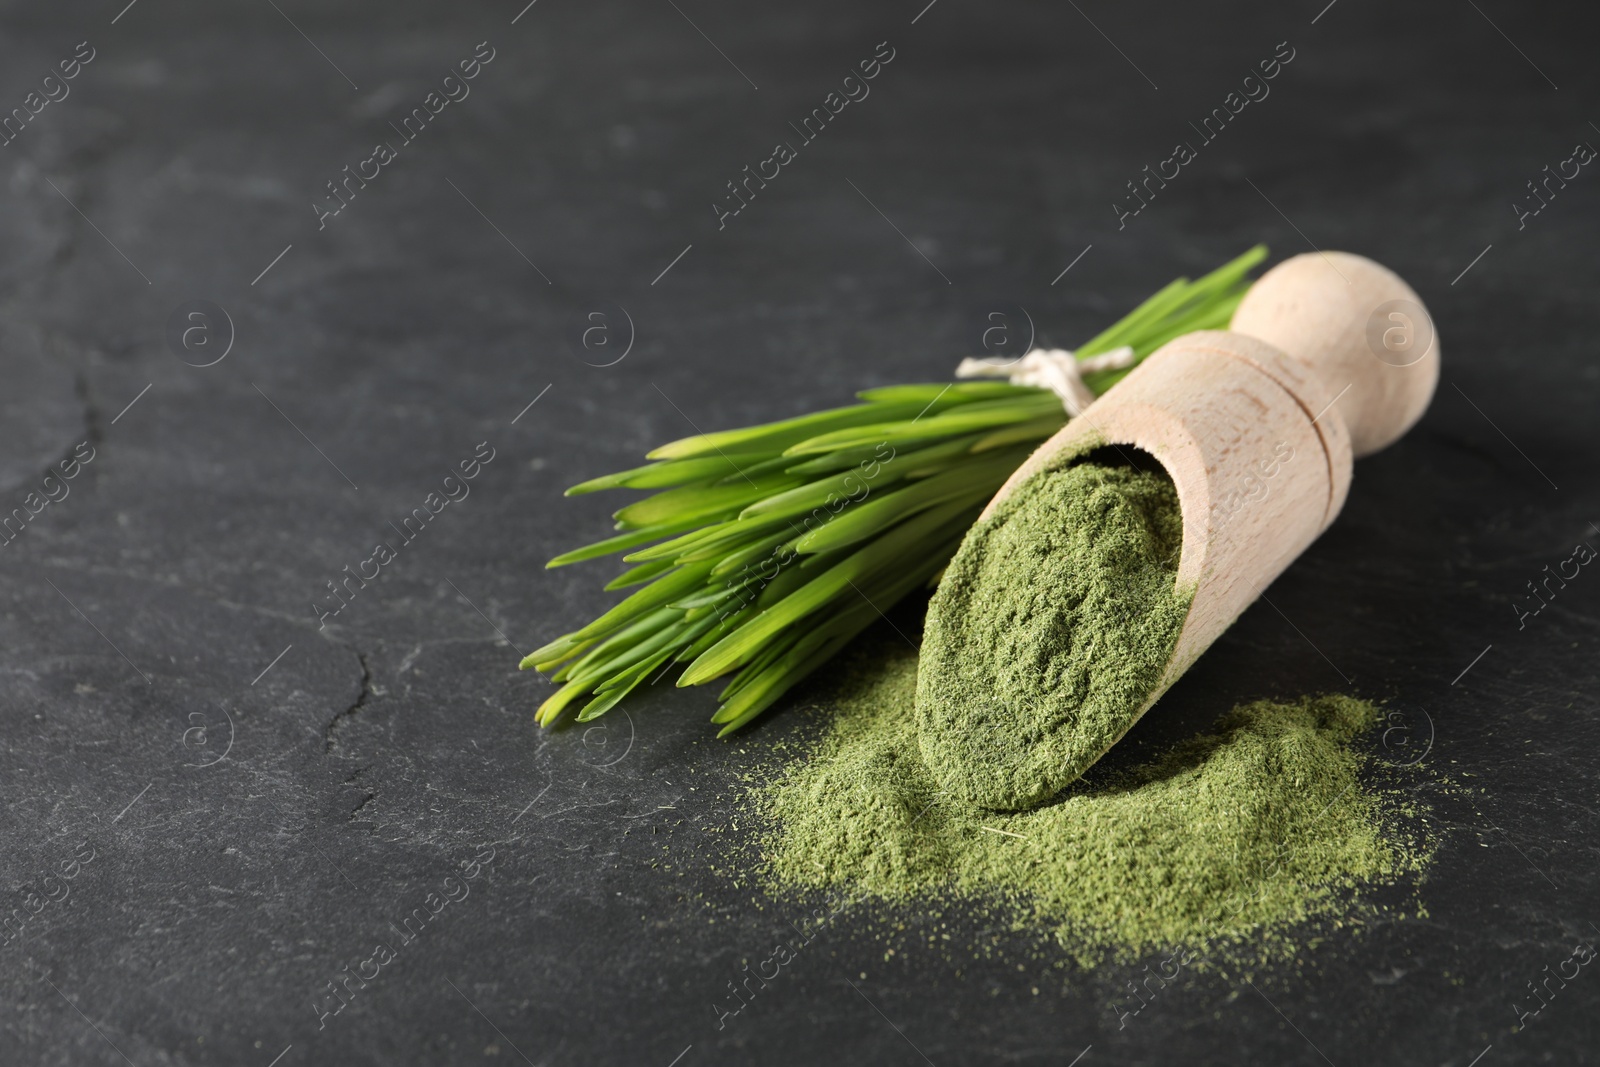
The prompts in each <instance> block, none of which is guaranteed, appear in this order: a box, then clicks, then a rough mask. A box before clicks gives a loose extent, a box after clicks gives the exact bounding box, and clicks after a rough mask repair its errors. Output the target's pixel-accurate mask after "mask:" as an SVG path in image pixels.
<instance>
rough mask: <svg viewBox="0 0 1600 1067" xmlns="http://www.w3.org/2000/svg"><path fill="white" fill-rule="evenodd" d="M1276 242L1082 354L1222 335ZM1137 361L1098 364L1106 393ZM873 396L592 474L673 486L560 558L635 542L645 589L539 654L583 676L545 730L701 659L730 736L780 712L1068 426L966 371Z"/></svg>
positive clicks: (534, 656)
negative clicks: (778, 705)
mask: <svg viewBox="0 0 1600 1067" xmlns="http://www.w3.org/2000/svg"><path fill="white" fill-rule="evenodd" d="M1266 255H1267V250H1266V248H1264V247H1262V246H1260V245H1257V246H1256V247H1255V248H1252V249H1250V251H1248V252H1246V253H1244V254H1243V255H1242V256H1239V257H1238V258H1237V259H1235V260H1233V261H1232V262H1230V263H1227V264H1225V265H1223V266H1221V267H1219V268H1217V269H1216V270H1214V271H1212V272H1211V273H1210V274H1207V275H1206V276H1204V277H1203V278H1200V279H1198V280H1196V281H1192V282H1191V281H1190V280H1189V279H1187V278H1179V279H1177V280H1175V281H1173V282H1172V283H1170V284H1169V285H1167V286H1166V287H1165V288H1163V289H1161V290H1160V291H1159V292H1157V293H1155V295H1153V296H1151V297H1150V298H1149V299H1148V300H1146V301H1145V302H1144V303H1142V304H1140V305H1139V306H1138V307H1136V308H1134V309H1133V311H1131V312H1129V313H1128V315H1127V316H1125V317H1124V318H1123V319H1122V320H1121V321H1119V322H1117V323H1116V324H1114V325H1113V326H1111V327H1110V328H1109V329H1107V330H1105V331H1104V332H1102V333H1101V334H1100V335H1099V336H1097V337H1095V338H1093V339H1092V340H1090V341H1088V342H1087V343H1085V344H1084V345H1082V346H1081V347H1080V348H1078V349H1077V353H1076V354H1077V356H1078V357H1079V358H1080V359H1083V358H1087V357H1089V356H1093V355H1098V354H1100V353H1103V352H1108V351H1111V350H1112V349H1115V348H1120V347H1123V346H1127V347H1130V348H1132V349H1133V351H1134V355H1135V357H1136V358H1137V359H1143V358H1144V357H1145V356H1147V355H1149V354H1150V353H1151V352H1154V351H1155V350H1156V349H1158V348H1160V347H1161V346H1162V345H1164V344H1166V343H1167V342H1168V341H1170V340H1172V339H1173V338H1175V337H1179V336H1182V335H1183V334H1186V333H1189V332H1191V331H1194V330H1207V329H1222V328H1225V327H1226V326H1227V324H1228V321H1229V319H1231V318H1232V316H1233V310H1234V308H1236V307H1237V306H1238V304H1239V301H1240V300H1241V299H1242V298H1243V297H1244V294H1245V291H1246V290H1247V289H1248V288H1249V281H1248V280H1247V279H1246V274H1247V273H1248V272H1249V270H1250V269H1251V268H1252V267H1254V266H1255V265H1256V264H1258V263H1260V262H1261V261H1262V260H1263V259H1265V258H1266ZM1127 373H1128V369H1123V370H1113V371H1101V372H1098V373H1093V374H1086V375H1085V376H1084V378H1085V384H1086V385H1087V386H1088V387H1089V389H1090V390H1091V391H1092V392H1093V393H1095V395H1097V396H1098V395H1100V394H1102V393H1104V392H1105V391H1106V390H1107V389H1109V388H1111V386H1112V385H1114V384H1116V383H1117V382H1118V381H1120V380H1121V379H1122V378H1123V377H1124V376H1125V375H1126V374H1127ZM856 395H857V396H858V397H859V398H860V400H861V401H862V403H859V404H852V405H850V406H848V407H841V408H833V409H831V410H828V411H819V412H816V413H814V414H811V415H803V416H801V417H799V418H794V419H784V420H783V421H781V422H773V423H767V424H766V425H763V426H751V427H746V428H744V429H739V430H723V431H721V432H719V433H709V434H701V435H697V436H694V437H686V438H684V439H682V440H680V441H673V442H672V443H670V444H666V445H662V446H661V447H660V448H657V449H656V450H655V451H653V452H651V453H650V454H649V455H648V457H647V458H649V459H651V460H655V461H656V462H653V463H650V464H647V465H645V466H643V467H636V468H634V469H632V470H626V471H621V472H618V473H616V474H608V475H606V476H604V477H601V478H595V479H592V480H590V481H587V482H584V483H582V484H581V485H575V486H573V487H572V488H571V489H568V490H567V495H568V496H574V495H577V494H579V493H592V492H595V491H596V490H600V489H658V490H663V491H662V492H658V493H655V494H654V495H652V496H648V497H645V498H644V499H642V500H638V501H635V502H634V503H632V504H629V505H628V506H626V507H624V508H622V509H621V510H620V511H618V512H616V513H615V515H614V516H613V517H614V518H615V519H616V529H617V530H618V531H619V532H618V533H617V534H616V536H614V537H609V538H607V539H605V540H604V541H599V542H596V543H595V544H592V545H588V546H586V547H584V548H579V549H575V550H573V551H571V552H567V553H564V554H562V555H560V556H557V557H556V558H555V559H553V560H551V561H550V562H549V563H548V564H547V566H550V567H560V566H565V565H566V564H569V563H578V562H581V561H583V560H589V559H597V558H599V557H601V556H608V555H612V554H614V553H617V552H627V553H628V554H627V555H625V556H623V560H624V561H625V562H627V563H631V564H635V566H633V567H632V568H631V569H629V570H626V571H624V572H623V573H622V574H620V575H618V576H617V577H616V578H614V579H612V580H611V582H610V583H609V584H607V585H606V588H607V589H625V588H630V587H633V586H639V587H641V588H639V589H637V590H636V591H635V592H633V593H632V594H630V595H629V596H628V597H627V598H625V599H624V600H622V601H621V602H620V603H618V604H617V605H616V606H614V607H613V608H611V610H609V611H607V612H606V613H605V614H603V615H601V616H600V617H599V618H597V619H595V620H594V621H593V622H591V623H589V624H588V625H587V626H585V627H583V628H582V629H580V630H574V631H573V632H572V633H569V634H566V635H564V636H562V637H559V638H557V639H556V640H554V641H552V642H550V643H549V644H547V645H545V646H544V647H542V648H539V649H535V650H534V651H533V652H531V653H529V655H528V656H527V657H526V658H525V659H523V661H522V667H523V668H528V667H533V668H536V669H538V670H541V671H550V672H552V673H551V677H552V679H553V680H554V681H557V682H561V683H564V684H563V685H562V687H561V688H560V689H558V690H557V691H556V692H555V693H554V694H552V695H551V696H550V698H549V699H547V700H546V701H545V702H544V703H543V704H542V705H540V707H539V711H538V714H537V719H538V721H539V723H540V724H541V725H544V726H549V725H551V724H552V723H554V722H555V721H556V720H557V719H558V718H559V717H560V716H561V713H562V712H563V711H564V710H565V709H566V708H567V707H568V706H569V705H571V704H573V703H574V702H576V701H577V700H579V699H581V698H583V697H589V698H590V699H589V700H588V701H587V702H586V703H585V704H584V705H583V706H582V708H581V709H580V710H579V712H578V721H579V722H585V721H588V720H590V719H594V718H597V717H599V716H601V715H603V714H605V713H606V712H607V711H610V710H611V709H612V708H613V707H615V706H616V705H617V704H618V703H619V702H620V701H621V700H622V699H623V698H624V697H626V696H627V695H628V694H629V693H630V692H632V691H633V690H634V689H635V688H636V687H638V686H639V685H640V684H641V683H643V682H644V681H645V680H646V679H650V680H651V681H652V682H653V681H654V680H656V679H657V678H659V677H660V676H661V675H662V674H664V673H665V671H666V670H670V669H671V667H672V666H673V665H674V664H679V663H687V664H688V667H687V668H686V669H685V670H684V671H683V673H682V674H681V675H680V676H679V678H678V684H679V685H680V686H684V685H700V684H702V683H704V682H709V681H711V680H712V679H715V678H719V677H722V676H723V675H725V674H728V673H729V672H732V671H737V672H738V673H737V674H735V675H734V676H733V679H732V681H731V682H729V683H728V685H727V687H726V688H725V689H723V691H722V693H721V696H720V698H719V699H720V700H721V702H722V706H721V707H720V708H718V709H717V712H716V714H715V715H713V716H712V718H711V721H712V722H714V723H718V724H720V725H721V726H722V729H721V731H720V733H719V734H718V736H726V735H727V734H729V733H731V732H732V731H734V730H737V729H738V728H739V727H741V726H743V725H745V724H746V723H748V722H750V721H751V720H752V719H754V718H755V717H756V716H757V715H759V714H761V712H763V711H765V710H766V709H767V708H768V707H770V706H771V705H772V704H773V703H774V702H775V701H776V700H778V698H779V697H781V696H782V695H783V694H784V693H785V692H787V691H788V690H789V689H790V688H791V687H792V686H794V685H795V683H797V682H799V681H800V680H801V679H802V678H805V677H806V676H807V675H809V674H810V673H811V672H812V671H814V670H816V669H817V668H818V667H820V666H822V664H824V663H826V662H827V661H828V660H829V659H830V658H831V657H832V656H833V655H834V654H835V653H836V652H838V651H839V650H840V649H841V648H842V647H844V645H845V644H846V643H847V642H849V641H850V639H851V638H853V637H855V636H856V635H857V634H858V633H860V632H861V631H862V630H864V629H866V628H867V627H868V626H870V625H871V624H872V623H873V622H874V621H875V620H876V619H878V618H879V617H880V615H881V614H882V613H883V612H885V611H888V610H889V608H890V607H891V606H892V605H893V604H895V603H896V602H897V601H899V600H900V599H901V598H902V597H904V596H906V595H907V594H908V593H910V592H912V591H913V590H915V589H917V588H919V587H921V586H924V585H927V584H929V583H930V582H932V581H934V580H936V579H937V578H938V576H939V574H940V573H941V572H942V571H943V569H944V566H945V564H946V563H948V562H949V560H950V557H951V556H952V555H953V554H954V553H955V550H956V547H957V545H959V544H960V542H961V537H962V535H963V534H964V533H965V532H966V530H967V528H968V527H969V526H971V525H972V523H973V522H974V521H975V520H976V519H977V517H978V513H979V512H980V511H982V510H983V506H984V505H985V504H986V503H988V501H989V498H990V497H992V496H993V495H994V494H995V491H996V490H998V489H999V488H1000V486H1001V484H1002V483H1004V482H1005V480H1006V478H1007V477H1009V476H1010V474H1011V472H1012V471H1014V470H1016V468H1017V467H1018V466H1020V465H1021V464H1022V461H1023V460H1024V459H1026V458H1027V457H1028V454H1029V453H1031V452H1032V451H1033V450H1034V448H1036V447H1037V446H1038V445H1039V443H1040V442H1041V441H1043V440H1044V439H1045V438H1047V437H1049V436H1051V435H1052V434H1054V433H1055V432H1056V431H1057V430H1059V429H1060V428H1061V427H1062V425H1063V424H1064V423H1065V422H1066V421H1067V416H1066V413H1065V412H1064V411H1063V410H1062V406H1061V400H1060V398H1058V397H1057V396H1056V395H1055V394H1054V393H1052V392H1050V391H1049V390H1047V389H1038V388H1033V387H1029V386H1017V385H1011V384H1008V383H1006V382H990V381H967V382H954V383H932V384H926V385H891V386H887V387H884V388H881V389H868V390H866V391H865V392H862V393H858V394H856Z"/></svg>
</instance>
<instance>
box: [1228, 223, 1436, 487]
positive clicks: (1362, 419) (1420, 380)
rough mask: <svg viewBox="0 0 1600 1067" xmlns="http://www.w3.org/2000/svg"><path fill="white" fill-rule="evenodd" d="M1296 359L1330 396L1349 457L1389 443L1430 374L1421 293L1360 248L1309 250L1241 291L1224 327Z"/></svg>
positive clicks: (1404, 426)
mask: <svg viewBox="0 0 1600 1067" xmlns="http://www.w3.org/2000/svg"><path fill="white" fill-rule="evenodd" d="M1229 329H1230V331H1231V332H1233V333H1242V334H1248V335H1249V336H1251V337H1255V338H1258V339H1260V340H1262V341H1265V342H1267V343H1268V344H1270V345H1272V346H1273V347H1274V348H1277V349H1279V350H1280V351H1282V352H1283V353H1284V354H1286V355H1288V356H1291V357H1292V358H1294V359H1296V360H1298V361H1300V362H1301V363H1303V364H1305V365H1306V366H1307V367H1308V368H1310V370H1311V372H1312V373H1313V374H1315V375H1316V376H1317V378H1318V379H1319V380H1320V381H1321V382H1322V385H1323V388H1324V389H1325V390H1327V392H1328V393H1329V394H1331V395H1333V396H1337V397H1338V398H1339V399H1338V402H1337V403H1338V410H1339V413H1340V414H1341V415H1342V416H1343V417H1344V422H1345V426H1346V427H1347V428H1348V429H1349V431H1350V448H1351V451H1352V452H1353V453H1354V454H1355V458H1357V459H1360V458H1361V457H1362V456H1366V455H1370V454H1371V453H1373V452H1376V451H1378V450H1379V449H1381V448H1385V447H1387V446H1388V445H1390V444H1392V443H1394V441H1395V440H1397V439H1398V438H1399V437H1400V435H1401V434H1403V433H1405V432H1406V431H1407V430H1409V429H1410V428H1411V426H1412V424H1413V423H1415V422H1416V421H1417V420H1418V419H1419V418H1421V417H1422V413H1423V411H1424V410H1426V408H1427V406H1428V401H1429V400H1430V399H1432V397H1433V390H1434V387H1435V385H1437V383H1438V381H1439V338H1438V335H1437V334H1436V333H1435V332H1434V328H1433V320H1432V319H1431V318H1430V317H1429V315H1428V312H1427V309H1425V308H1424V307H1423V306H1422V300H1421V298H1420V297H1418V296H1417V294H1416V293H1415V292H1413V291H1412V289H1411V287H1410V286H1409V285H1407V284H1406V283H1405V282H1404V281H1402V280H1401V279H1400V276H1399V275H1397V274H1395V273H1394V272H1393V271H1391V270H1389V269H1388V268H1387V267H1384V266H1381V265H1379V264H1377V263H1374V262H1373V261H1372V260H1370V259H1367V258H1366V257H1364V256H1356V255H1351V254H1350V253H1348V252H1309V253H1307V254H1305V255H1302V256H1296V257H1294V258H1293V259H1289V260H1285V261H1284V262H1282V263H1280V264H1278V265H1277V266H1276V267H1274V268H1272V269H1271V270H1270V271H1268V272H1267V273H1266V274H1264V275H1263V276H1262V277H1261V280H1260V281H1258V282H1256V283H1255V285H1253V286H1251V288H1250V291H1249V292H1248V293H1246V294H1245V298H1244V302H1243V303H1241V304H1240V305H1239V308H1238V310H1237V311H1235V312H1234V314H1233V323H1232V324H1231V325H1230V326H1229Z"/></svg>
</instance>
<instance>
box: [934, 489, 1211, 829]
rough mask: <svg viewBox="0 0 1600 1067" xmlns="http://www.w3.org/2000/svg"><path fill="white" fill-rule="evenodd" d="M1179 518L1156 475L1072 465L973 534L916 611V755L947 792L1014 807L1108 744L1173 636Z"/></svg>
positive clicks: (1177, 611)
mask: <svg viewBox="0 0 1600 1067" xmlns="http://www.w3.org/2000/svg"><path fill="white" fill-rule="evenodd" d="M1182 540H1183V519H1182V515H1181V513H1180V512H1179V509H1178V494H1177V490H1176V489H1174V487H1173V485H1172V482H1171V480H1170V479H1169V478H1168V477H1167V475H1166V473H1165V472H1164V471H1161V470H1160V469H1159V468H1158V469H1154V470H1139V469H1136V468H1134V467H1131V466H1109V465H1103V464H1100V463H1095V462H1089V461H1083V462H1078V463H1075V464H1073V465H1072V466H1068V467H1066V468H1064V469H1058V470H1046V471H1042V472H1040V473H1039V474H1036V475H1034V476H1033V477H1032V478H1030V479H1028V480H1027V481H1026V482H1024V483H1023V484H1022V485H1021V486H1020V487H1019V488H1018V490H1017V491H1016V493H1015V494H1013V495H1012V496H1011V497H1010V498H1008V499H1007V500H1006V501H1005V503H1003V504H1002V505H1001V506H1000V508H999V509H997V511H996V513H995V514H994V515H992V516H990V517H989V518H988V519H986V520H984V521H983V522H981V523H979V524H978V525H976V526H974V527H973V529H972V530H971V531H970V532H969V533H968V534H967V536H966V539H965V540H964V541H962V543H961V548H960V550H959V551H958V552H957V553H956V555H955V558H954V559H953V560H951V562H950V566H949V568H948V569H947V570H946V572H945V576H944V578H943V579H942V581H941V582H940V585H939V590H938V592H937V593H936V594H935V595H934V597H933V602H932V604H930V605H929V608H928V623H927V636H926V639H925V641H924V644H923V650H922V655H923V662H922V671H921V674H920V676H919V680H918V688H917V713H918V732H919V734H920V737H921V743H922V756H923V759H924V760H926V761H927V764H928V766H929V767H930V768H932V770H933V773H934V775H935V776H936V777H937V779H938V781H939V783H940V784H941V785H942V786H943V787H944V788H945V789H948V790H949V791H950V792H951V794H953V795H954V796H955V797H957V798H959V799H961V800H962V801H965V802H966V803H968V804H975V805H978V806H981V807H985V808H994V809H1001V810H1006V811H1015V810H1018V809H1021V808H1029V807H1032V806H1034V805H1036V804H1040V803H1043V802H1044V801H1046V800H1048V799H1049V798H1050V797H1052V796H1055V795H1056V794H1057V793H1059V792H1060V791H1061V790H1062V789H1063V788H1064V787H1065V786H1067V785H1069V784H1070V783H1072V782H1073V781H1075V780H1076V779H1077V778H1078V776H1079V775H1081V774H1083V772H1084V771H1085V770H1087V769H1088V768H1089V766H1090V764H1092V763H1093V762H1094V761H1095V760H1097V759H1099V758H1100V756H1101V755H1102V754H1103V753H1104V752H1105V751H1106V750H1107V749H1108V748H1110V747H1111V745H1112V744H1114V743H1115V742H1116V740H1117V739H1118V738H1119V737H1121V736H1122V734H1123V732H1124V731H1125V730H1127V728H1128V726H1129V725H1130V724H1131V722H1132V720H1133V716H1134V715H1135V714H1136V713H1137V712H1138V711H1139V709H1140V708H1141V707H1142V706H1143V705H1144V703H1145V701H1146V700H1147V699H1148V698H1149V695H1150V692H1151V691H1152V690H1153V689H1154V688H1155V686H1156V683H1157V682H1158V681H1159V679H1160V677H1161V673H1162V670H1163V668H1164V667H1165V665H1166V663H1167V660H1168V659H1169V658H1170V657H1171V655H1172V650H1173V648H1174V646H1176V644H1177V642H1178V634H1179V632H1180V631H1181V630H1182V629H1183V621H1184V618H1185V617H1186V616H1187V615H1188V612H1189V602H1190V600H1191V599H1192V597H1193V594H1192V591H1189V592H1187V593H1185V592H1179V591H1178V590H1177V588H1176V582H1175V576H1176V573H1177V566H1178V556H1179V549H1180V547H1181V545H1182Z"/></svg>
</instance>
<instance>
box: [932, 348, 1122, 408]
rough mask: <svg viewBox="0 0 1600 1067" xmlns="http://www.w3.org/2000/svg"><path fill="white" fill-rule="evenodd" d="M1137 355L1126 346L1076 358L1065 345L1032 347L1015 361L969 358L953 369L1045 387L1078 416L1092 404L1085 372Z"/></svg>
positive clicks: (961, 373)
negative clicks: (1060, 346)
mask: <svg viewBox="0 0 1600 1067" xmlns="http://www.w3.org/2000/svg"><path fill="white" fill-rule="evenodd" d="M1137 358H1138V357H1136V356H1135V355H1134V354H1133V349H1131V348H1129V347H1127V346H1126V345H1124V346H1123V347H1121V348H1113V349H1112V350H1111V351H1109V352H1105V353H1102V354H1101V355H1098V356H1089V357H1088V358H1087V359H1079V358H1078V357H1077V356H1075V355H1073V354H1072V353H1071V352H1069V351H1067V350H1066V349H1065V348H1035V349H1034V350H1033V351H1032V352H1029V353H1028V354H1027V355H1025V356H1023V357H1022V358H1021V359H1018V360H1004V359H992V358H990V359H973V358H971V357H968V358H966V359H963V360H962V361H961V365H960V366H959V367H957V368H956V377H957V378H1005V379H1007V380H1009V381H1010V382H1011V384H1012V385H1031V386H1034V387H1036V388H1040V389H1048V390H1050V391H1051V392H1052V393H1054V394H1056V396H1059V397H1060V398H1061V406H1062V407H1063V408H1065V409H1066V412H1067V414H1068V415H1071V416H1078V415H1081V414H1083V410H1084V409H1085V408H1087V407H1088V406H1089V405H1090V404H1092V403H1094V394H1093V393H1092V392H1090V391H1089V387H1088V386H1087V385H1084V384H1083V376H1084V375H1085V374H1093V373H1094V372H1095V371H1103V370H1122V369H1123V368H1124V367H1131V366H1133V364H1134V362H1135V360H1136V359H1137Z"/></svg>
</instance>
